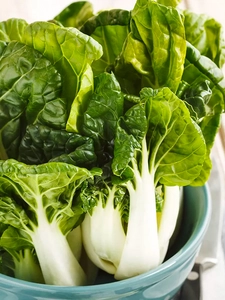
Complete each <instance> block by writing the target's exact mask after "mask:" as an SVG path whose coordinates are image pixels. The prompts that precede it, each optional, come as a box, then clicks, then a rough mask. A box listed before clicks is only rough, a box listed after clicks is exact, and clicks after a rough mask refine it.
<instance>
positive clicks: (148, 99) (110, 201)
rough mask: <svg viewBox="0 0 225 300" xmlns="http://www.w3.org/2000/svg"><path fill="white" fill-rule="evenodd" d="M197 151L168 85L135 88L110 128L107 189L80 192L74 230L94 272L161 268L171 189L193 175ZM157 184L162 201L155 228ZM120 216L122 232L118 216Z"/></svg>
mask: <svg viewBox="0 0 225 300" xmlns="http://www.w3.org/2000/svg"><path fill="white" fill-rule="evenodd" d="M190 145H191V147H190ZM205 154H206V147H205V141H204V138H203V136H202V135H201V134H200V129H199V127H198V125H197V124H196V123H195V122H194V121H192V119H191V118H190V113H189V110H188V109H187V107H186V106H185V104H184V103H183V101H182V100H180V99H179V98H177V97H176V95H175V94H173V93H172V92H171V91H170V90H169V89H168V88H164V89H162V90H160V91H157V90H152V89H148V88H145V89H143V90H142V91H141V94H140V103H139V104H136V105H134V106H133V107H132V108H130V109H129V110H128V111H127V112H126V113H125V115H124V116H122V117H121V120H120V122H119V125H118V128H117V131H116V137H115V146H114V157H113V162H112V172H113V174H114V175H115V176H117V177H116V178H113V181H112V183H113V182H114V184H108V183H107V182H106V183H105V184H102V183H101V181H100V184H99V185H98V184H97V183H95V184H94V187H92V188H90V187H89V188H88V189H87V190H84V192H83V193H82V197H83V198H84V199H85V200H83V201H84V202H85V203H88V204H87V207H90V208H89V211H90V213H89V214H86V216H85V220H84V221H83V223H82V225H81V226H82V232H83V240H84V246H85V249H86V252H87V254H88V255H89V257H90V258H91V259H92V260H93V261H94V263H95V264H96V265H97V266H98V267H100V268H102V269H104V270H106V271H107V272H109V273H112V274H114V276H115V278H116V279H124V278H129V277H132V276H135V275H138V274H141V273H143V272H145V271H148V270H150V269H152V268H154V267H156V266H158V265H159V264H160V263H162V261H163V259H164V257H165V254H166V252H167V247H168V244H169V240H170V237H171V235H172V233H173V231H174V228H175V225H176V220H177V217H178V212H179V207H180V191H179V187H178V186H184V185H190V184H192V182H193V181H194V180H195V179H196V178H197V177H198V176H199V174H200V172H201V169H202V165H203V163H204V160H205ZM160 185H163V186H164V189H165V192H164V193H165V196H164V197H163V200H164V202H163V208H162V211H160V213H161V218H160V220H158V223H157V214H156V196H155V193H156V192H155V190H156V188H157V187H158V186H160ZM96 186H98V187H99V188H96ZM90 190H91V191H90ZM127 199H128V200H127ZM127 202H128V203H129V209H128V212H127ZM172 203H173V204H172ZM171 205H172V207H171ZM124 207H125V209H124ZM124 211H125V212H124ZM127 214H128V223H127V226H126V229H125V228H124V227H125V226H123V223H124V222H126V221H125V220H121V219H123V218H124V216H125V217H126V215H127ZM125 219H126V218H125ZM169 224H170V227H169V228H168V226H169Z"/></svg>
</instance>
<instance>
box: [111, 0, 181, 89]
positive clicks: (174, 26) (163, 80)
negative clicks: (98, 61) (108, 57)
mask: <svg viewBox="0 0 225 300" xmlns="http://www.w3.org/2000/svg"><path fill="white" fill-rule="evenodd" d="M185 52H186V42H185V30H184V24H183V17H182V15H181V14H180V12H179V11H178V10H177V9H176V8H172V7H166V6H164V5H160V4H158V3H157V2H155V1H147V0H144V1H143V0H138V1H137V2H136V4H135V6H134V8H133V10H132V12H131V35H130V36H129V39H127V41H126V44H125V45H124V48H123V52H122V53H121V56H120V58H119V60H118V62H117V65H116V69H115V74H116V76H118V77H119V78H122V79H123V78H126V76H124V75H123V74H124V73H125V74H126V75H128V74H129V71H127V68H129V69H131V68H133V72H132V73H131V74H133V73H134V77H135V79H134V80H133V81H132V79H131V82H132V83H130V85H132V84H134V83H135V84H136V78H137V76H139V80H137V81H139V86H141V87H152V88H161V87H165V86H167V87H169V88H170V89H171V90H172V91H174V92H175V91H176V89H177V88H178V85H179V82H180V80H181V76H182V73H183V63H184V59H185ZM136 73H137V75H136ZM129 80H130V76H129ZM121 82H123V81H121ZM137 92H138V93H139V90H138V91H137ZM137 92H136V94H137Z"/></svg>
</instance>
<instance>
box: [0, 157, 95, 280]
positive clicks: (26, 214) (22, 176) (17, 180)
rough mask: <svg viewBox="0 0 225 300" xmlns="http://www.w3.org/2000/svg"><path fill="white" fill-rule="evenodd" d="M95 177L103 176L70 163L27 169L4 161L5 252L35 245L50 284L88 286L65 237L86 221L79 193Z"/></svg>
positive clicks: (0, 178) (0, 200)
mask: <svg viewBox="0 0 225 300" xmlns="http://www.w3.org/2000/svg"><path fill="white" fill-rule="evenodd" d="M95 174H100V173H99V171H98V170H95V171H94V170H93V171H88V170H87V169H84V168H78V167H75V166H73V165H70V164H65V163H55V162H52V163H51V162H49V163H47V164H41V165H38V166H35V165H34V166H27V165H25V164H23V163H19V162H17V161H15V160H12V159H8V160H6V161H0V184H1V188H0V206H1V212H0V221H1V223H3V224H6V225H8V226H9V227H8V228H9V229H7V230H6V231H4V233H3V235H2V237H1V239H0V246H2V247H4V248H5V249H6V250H7V251H8V249H9V251H17V250H19V249H24V248H25V247H26V248H27V247H28V246H29V247H31V245H33V247H34V248H35V251H36V253H37V256H38V260H39V263H40V267H41V270H42V273H43V277H44V280H45V282H46V283H48V284H56V285H80V284H85V280H86V279H85V273H84V272H83V270H82V268H81V266H80V265H79V263H78V261H77V259H76V258H75V256H74V255H73V253H72V252H71V248H70V246H69V244H68V242H67V240H66V235H67V234H68V233H69V232H70V231H71V230H72V229H73V228H74V227H76V226H78V225H79V224H80V222H81V221H82V219H83V210H82V206H81V204H80V203H79V202H78V203H77V202H76V201H75V198H74V197H75V193H76V191H77V190H78V189H79V188H80V186H81V184H82V182H83V181H84V180H85V179H87V178H91V177H93V175H95ZM8 195H10V196H8ZM11 228H13V234H12V233H11V232H12V229H11ZM9 230H10V233H9ZM15 235H16V236H17V239H15V238H14V237H15ZM5 242H6V243H7V244H5ZM52 249H54V251H52Z"/></svg>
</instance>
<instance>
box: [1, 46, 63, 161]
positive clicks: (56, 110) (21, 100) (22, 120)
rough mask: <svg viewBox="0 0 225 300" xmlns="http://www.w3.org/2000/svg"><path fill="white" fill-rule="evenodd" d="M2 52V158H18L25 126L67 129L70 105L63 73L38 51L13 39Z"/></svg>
mask: <svg viewBox="0 0 225 300" xmlns="http://www.w3.org/2000/svg"><path fill="white" fill-rule="evenodd" d="M0 55H1V60H0V78H1V79H0V149H1V150H0V155H1V156H0V158H1V159H7V158H8V157H11V158H17V155H18V147H19V143H20V138H21V135H22V134H23V131H24V127H25V126H26V125H27V124H30V123H43V124H46V125H50V126H52V127H53V128H65V124H66V120H67V116H68V114H67V104H66V102H65V101H64V100H63V99H61V98H60V94H61V76H60V74H59V73H58V72H57V71H56V69H55V67H54V66H53V65H52V64H51V63H50V62H49V60H47V59H46V58H45V57H43V56H42V55H41V54H40V53H39V52H38V51H36V50H34V49H32V48H30V47H28V46H26V45H24V44H22V43H19V42H9V43H8V44H6V45H5V47H4V48H3V49H2V52H1V54H0Z"/></svg>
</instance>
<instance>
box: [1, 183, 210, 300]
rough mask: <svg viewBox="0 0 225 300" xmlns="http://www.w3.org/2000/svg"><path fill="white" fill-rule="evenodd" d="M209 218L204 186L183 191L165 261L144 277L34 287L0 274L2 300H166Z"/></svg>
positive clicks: (187, 270)
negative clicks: (177, 225) (176, 229)
mask: <svg viewBox="0 0 225 300" xmlns="http://www.w3.org/2000/svg"><path fill="white" fill-rule="evenodd" d="M210 215H211V200H210V194H209V190H208V188H207V185H205V186H202V187H185V188H184V201H183V215H182V218H181V225H180V230H179V232H178V234H177V237H176V240H175V242H174V243H173V245H172V246H171V247H170V249H169V251H168V254H167V257H166V260H165V261H164V262H163V263H162V264H161V265H160V266H159V267H157V268H155V269H154V270H151V271H149V272H147V273H145V274H142V275H139V276H136V277H133V278H130V279H126V280H122V281H114V280H113V278H112V277H111V276H109V275H107V274H105V273H103V272H99V276H98V278H97V282H96V284H95V285H91V286H85V287H83V286H82V287H59V286H50V285H44V284H35V283H30V282H26V281H22V280H17V279H15V278H11V277H8V276H5V275H2V274H0V299H1V300H49V299H51V300H67V299H73V300H86V299H91V300H101V299H102V300H103V299H104V300H106V299H110V300H112V299H115V300H118V299H127V300H141V299H151V300H156V299H157V300H169V299H172V298H173V296H174V295H175V294H176V293H177V292H178V291H179V289H180V287H181V286H182V284H183V283H184V281H185V280H186V278H187V277H188V274H189V273H190V271H191V269H192V267H193V265H194V262H195V258H196V255H197V253H198V251H199V248H200V246H201V243H202V240H203V238H204V235H205V233H206V230H207V227H208V224H209V221H210Z"/></svg>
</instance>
